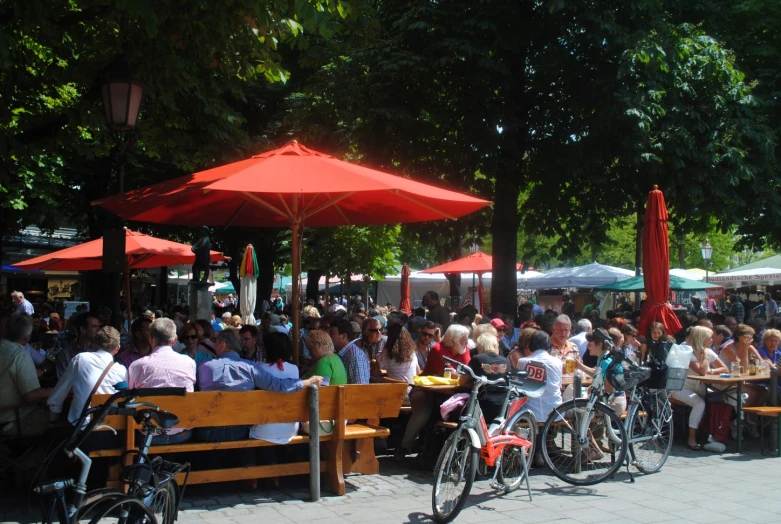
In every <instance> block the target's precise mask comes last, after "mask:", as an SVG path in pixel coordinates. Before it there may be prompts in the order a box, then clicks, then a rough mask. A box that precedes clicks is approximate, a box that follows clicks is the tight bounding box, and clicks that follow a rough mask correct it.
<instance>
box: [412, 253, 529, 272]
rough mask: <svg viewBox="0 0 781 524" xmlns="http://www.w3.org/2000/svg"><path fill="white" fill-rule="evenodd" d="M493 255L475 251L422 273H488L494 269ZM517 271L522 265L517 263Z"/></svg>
mask: <svg viewBox="0 0 781 524" xmlns="http://www.w3.org/2000/svg"><path fill="white" fill-rule="evenodd" d="M492 264H493V257H492V256H491V255H486V254H485V253H483V252H482V251H478V252H477V253H473V254H471V255H469V256H468V257H464V258H459V259H457V260H453V261H450V262H446V263H444V264H441V265H439V266H434V267H430V268H428V269H424V270H423V271H421V273H487V272H489V271H493V270H492V267H493V266H492ZM515 269H516V271H520V270H521V265H520V264H516V265H515Z"/></svg>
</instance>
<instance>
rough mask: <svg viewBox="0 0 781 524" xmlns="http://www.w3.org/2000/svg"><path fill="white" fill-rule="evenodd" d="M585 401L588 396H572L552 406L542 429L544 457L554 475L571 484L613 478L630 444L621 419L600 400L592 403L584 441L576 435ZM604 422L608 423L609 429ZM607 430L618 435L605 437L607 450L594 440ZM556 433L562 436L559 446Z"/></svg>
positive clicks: (584, 408) (583, 411)
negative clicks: (558, 404) (592, 407)
mask: <svg viewBox="0 0 781 524" xmlns="http://www.w3.org/2000/svg"><path fill="white" fill-rule="evenodd" d="M588 403H589V399H574V400H570V401H568V402H565V403H563V404H561V405H560V406H558V407H556V408H554V410H553V411H552V412H551V414H550V416H549V417H548V419H547V420H546V421H545V426H544V427H543V429H542V437H541V443H542V457H543V460H545V463H546V464H547V466H548V468H549V469H550V470H551V471H552V472H553V474H554V475H556V476H557V477H558V478H559V479H561V480H563V481H564V482H567V483H568V484H572V485H574V486H592V485H594V484H599V483H600V482H603V481H605V480H607V479H609V478H610V477H612V476H613V475H614V474H615V473H616V472H617V471H618V470H619V469H620V468H621V466H622V465H623V463H624V461H625V460H626V454H627V451H628V447H629V446H628V439H627V436H626V429H625V428H624V424H623V422H622V421H621V418H620V417H619V416H618V415H617V414H616V412H615V411H613V410H612V409H611V408H610V407H609V406H607V405H606V404H603V403H602V402H597V403H596V404H595V405H594V412H593V414H592V417H591V420H590V421H589V424H588V426H587V428H586V431H587V434H586V435H584V438H583V440H582V441H581V440H580V439H579V438H578V437H577V430H576V429H575V428H577V427H578V425H579V423H580V421H581V420H582V418H579V417H582V416H583V415H584V414H585V410H586V407H587V405H588ZM569 421H572V422H569ZM606 424H610V429H608V428H607V426H606ZM600 430H601V431H600ZM610 432H613V433H617V435H616V436H615V440H612V439H610V438H608V439H607V446H606V448H607V450H606V451H603V449H602V447H601V446H600V445H598V444H597V440H600V441H601V439H602V437H603V436H604V435H605V434H606V433H608V434H609V433H610ZM557 433H558V434H561V435H562V438H561V439H560V444H561V446H557V445H556V438H557ZM567 435H569V438H566V436H567ZM580 442H584V443H583V444H581V443H580Z"/></svg>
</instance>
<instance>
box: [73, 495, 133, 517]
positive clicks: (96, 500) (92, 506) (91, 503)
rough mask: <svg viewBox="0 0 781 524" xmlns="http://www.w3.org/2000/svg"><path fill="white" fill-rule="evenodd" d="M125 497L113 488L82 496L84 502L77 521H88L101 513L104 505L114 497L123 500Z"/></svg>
mask: <svg viewBox="0 0 781 524" xmlns="http://www.w3.org/2000/svg"><path fill="white" fill-rule="evenodd" d="M126 496H127V495H126V494H125V493H124V492H122V491H119V490H117V489H114V488H98V489H94V490H92V491H90V492H88V493H87V494H86V495H84V500H83V501H82V503H81V508H79V516H78V520H79V521H90V520H92V518H93V517H92V516H91V515H94V514H97V513H98V512H99V511H102V509H101V508H102V507H103V506H104V505H108V504H110V503H111V501H112V500H114V498H115V497H119V498H123V497H126Z"/></svg>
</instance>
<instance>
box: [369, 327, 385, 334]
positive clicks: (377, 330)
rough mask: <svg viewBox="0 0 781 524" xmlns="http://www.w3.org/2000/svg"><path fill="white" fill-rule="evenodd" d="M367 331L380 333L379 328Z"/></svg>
mask: <svg viewBox="0 0 781 524" xmlns="http://www.w3.org/2000/svg"><path fill="white" fill-rule="evenodd" d="M368 331H369V333H382V330H381V329H380V328H375V329H369V330H368Z"/></svg>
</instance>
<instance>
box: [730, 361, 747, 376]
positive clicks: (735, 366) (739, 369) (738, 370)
mask: <svg viewBox="0 0 781 524" xmlns="http://www.w3.org/2000/svg"><path fill="white" fill-rule="evenodd" d="M730 372H731V373H732V376H733V377H739V376H740V375H741V374H743V373H744V369H743V366H741V365H740V362H733V363H732V365H731V366H730Z"/></svg>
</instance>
